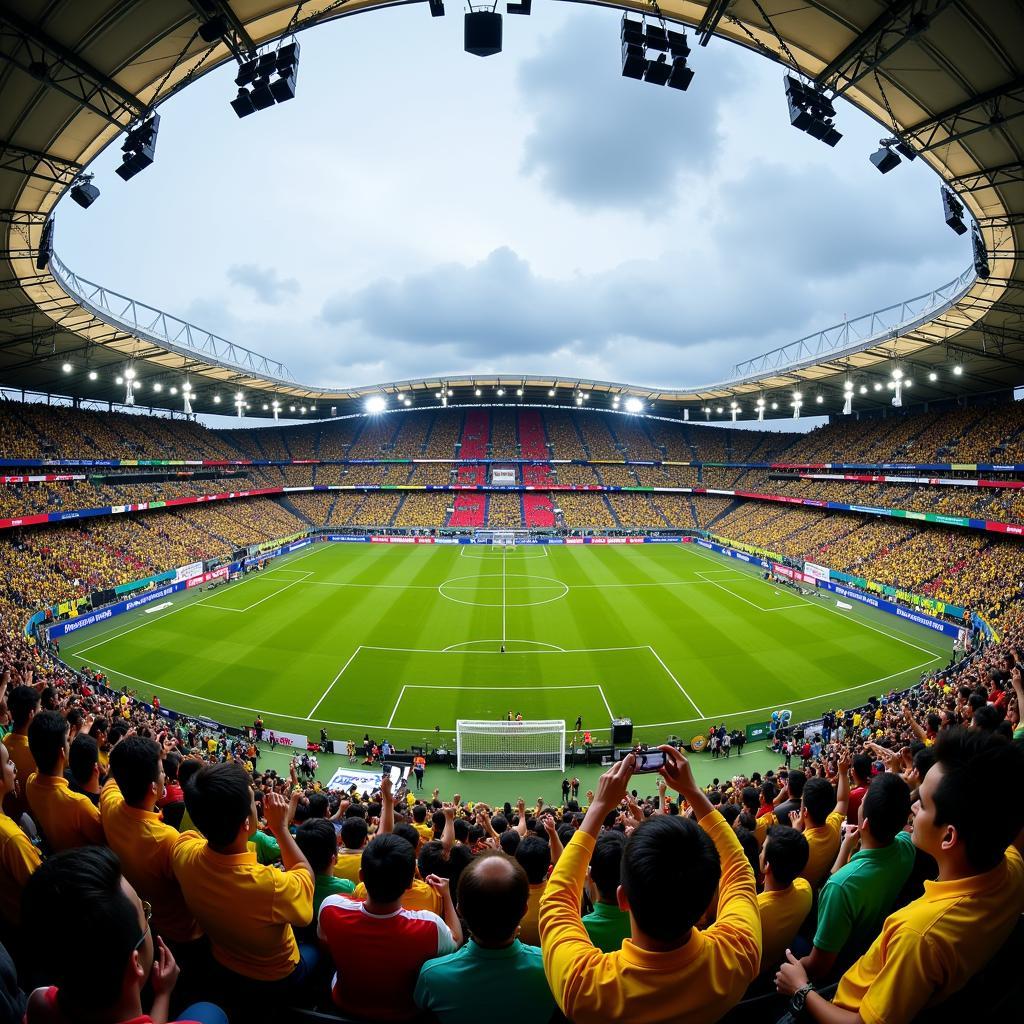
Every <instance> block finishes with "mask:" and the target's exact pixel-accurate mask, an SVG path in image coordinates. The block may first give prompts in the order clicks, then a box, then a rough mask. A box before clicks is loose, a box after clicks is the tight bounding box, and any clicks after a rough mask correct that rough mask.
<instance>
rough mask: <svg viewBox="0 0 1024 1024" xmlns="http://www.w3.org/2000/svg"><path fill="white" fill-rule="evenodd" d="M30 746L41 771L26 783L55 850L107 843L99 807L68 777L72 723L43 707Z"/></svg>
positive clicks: (36, 816) (32, 727)
mask: <svg viewBox="0 0 1024 1024" xmlns="http://www.w3.org/2000/svg"><path fill="white" fill-rule="evenodd" d="M28 746H29V750H31V752H32V757H33V759H34V760H35V763H36V765H37V767H38V769H39V770H38V771H37V772H36V773H35V774H34V775H32V776H31V777H30V778H29V780H28V782H27V783H26V786H25V795H26V797H28V806H29V809H30V810H31V812H32V817H33V819H35V822H36V824H37V825H38V826H39V828H40V830H41V831H42V833H43V835H44V836H45V838H46V842H47V845H48V846H49V848H50V850H51V852H53V853H59V852H60V851H61V850H70V849H72V848H74V847H76V846H88V845H89V844H95V845H97V846H102V845H103V844H104V843H105V841H106V840H105V839H104V836H103V826H102V825H101V824H100V812H99V808H98V807H96V806H95V804H93V802H92V801H91V800H90V799H89V797H88V796H86V795H85V794H83V793H74V792H72V790H71V787H70V786H69V785H68V780H67V779H65V778H64V769H65V768H66V767H67V763H68V749H69V748H68V723H67V721H66V719H65V718H64V717H63V715H61V714H60V713H59V712H57V711H41V712H39V714H37V715H36V716H35V718H33V719H32V724H31V725H30V726H29V727H28Z"/></svg>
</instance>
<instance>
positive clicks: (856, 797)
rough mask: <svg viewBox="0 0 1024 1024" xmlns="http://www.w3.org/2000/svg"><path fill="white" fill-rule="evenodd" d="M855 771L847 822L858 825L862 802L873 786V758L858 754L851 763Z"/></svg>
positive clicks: (847, 810)
mask: <svg viewBox="0 0 1024 1024" xmlns="http://www.w3.org/2000/svg"><path fill="white" fill-rule="evenodd" d="M851 765H852V771H853V783H854V784H853V788H852V789H851V790H850V805H849V807H848V808H847V809H846V820H847V821H848V822H850V823H851V824H854V825H855V824H856V823H857V812H858V811H859V810H860V802H861V800H863V799H864V794H865V793H866V792H867V791H868V786H870V785H871V765H872V761H871V758H870V757H869V756H868V755H867V754H856V755H855V756H854V758H853V761H852V762H851Z"/></svg>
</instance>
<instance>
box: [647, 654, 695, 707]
mask: <svg viewBox="0 0 1024 1024" xmlns="http://www.w3.org/2000/svg"><path fill="white" fill-rule="evenodd" d="M647 650H649V651H650V652H651V654H653V655H654V657H655V658H657V659H658V664H659V665H660V666H661V667H662V668H663V669H664V670H665V671H666V672H667V673H668V677H669V679H671V680H672V682H673V683H675V684H676V686H678V687H679V692H680V693H681V694H682V695H683V696H684V697H685V698H686V699H687V700H688V701H689V702H690V706H691V707H692V708H693V710H694V711H696V712H697V714H698V715H700V716H701V718H703V717H704V712H703V711H701V709H700V708H699V707H697V702H696V701H695V700H694V699H693V698H692V697H691V696H690V695H689V694H688V693H687V692H686V690H685V689H684V687H683V684H682V683H681V682H679V680H678V679H676V677H675V676H674V675H673V674H672V671H671V669H669V667H668V665H666V664H665V662H663V661H662V660H661V655H660V654H659V653H658V652H657V651H656V650H655V649H654V648H653V647H651V646H650V645H649V644H648V646H647Z"/></svg>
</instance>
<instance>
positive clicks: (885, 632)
mask: <svg viewBox="0 0 1024 1024" xmlns="http://www.w3.org/2000/svg"><path fill="white" fill-rule="evenodd" d="M693 553H694V554H695V555H700V556H701V558H706V559H707V560H708V561H709V562H711V561H714V557H713V556H712V555H706V554H704V552H703V551H700V550H698V549H697V548H693ZM698 575H699V574H698ZM740 575H743V576H745V575H746V573H741V574H740ZM751 578H752V579H756V577H751ZM708 582H713V581H711V580H709V581H708ZM730 593H732V592H731V591H730ZM733 596H734V597H739V595H738V594H733ZM800 600H801V601H803V602H804V604H809V605H810V606H811V607H812V608H820V609H821V610H822V611H826V612H831V613H832V614H833V615H839V616H842V618H843V619H844V620H845V621H846V622H855V623H856V624H857V625H858V626H863V627H864V628H865V629H870V630H873V631H874V632H875V633H881V634H882V636H887V637H888V638H889V639H890V640H895V641H897V642H898V643H901V644H906V646H907V647H913V648H914V650H915V651H920V652H921V653H922V654H932V651H930V650H928V648H927V647H921V646H920V645H918V644H915V643H914V642H913V641H912V640H907V639H906V638H905V637H902V636H899V635H898V634H896V633H890V632H889V631H888V630H885V629H881V628H880V627H878V626H872V625H871V623H869V622H865V621H864V620H863V619H860V618H849V617H848V616H846V615H843V613H842V612H840V611H837V610H836V609H835V608H832V607H830V606H829V605H827V604H821V603H818V602H815V601H811V600H809V599H808V598H806V597H801V598H800ZM933 660H935V659H934V658H933ZM940 660H941V659H940ZM908 671H909V670H908ZM887 678H891V677H887ZM875 681H876V682H878V681H879V680H875Z"/></svg>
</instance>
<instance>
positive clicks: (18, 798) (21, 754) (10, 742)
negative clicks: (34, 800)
mask: <svg viewBox="0 0 1024 1024" xmlns="http://www.w3.org/2000/svg"><path fill="white" fill-rule="evenodd" d="M7 710H8V711H9V712H10V713H11V725H12V726H13V731H12V732H10V733H8V734H7V735H6V736H5V737H4V743H5V744H6V746H7V753H8V754H10V757H11V760H12V761H13V762H14V765H15V767H16V768H17V769H18V773H17V774H18V779H19V780H20V783H21V785H20V786H19V788H18V791H17V792H14V791H12V792H9V793H7V794H5V796H4V810H5V811H6V812H7V813H8V814H9V815H10V816H11V818H12V820H14V821H17V820H18V819H19V818H20V817H21V816H22V815H23V814H24V813H25V812H26V811H27V810H28V801H27V800H26V799H25V783H26V782H28V779H29V776H31V775H34V774H35V771H36V762H35V760H34V759H33V757H32V751H30V750H29V749H28V727H29V725H30V724H31V723H32V719H33V718H35V716H36V712H37V711H38V710H39V693H38V692H37V691H36V690H35V688H34V687H31V686H16V687H14V689H13V690H11V692H10V693H9V694H8V695H7Z"/></svg>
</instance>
